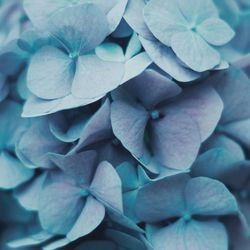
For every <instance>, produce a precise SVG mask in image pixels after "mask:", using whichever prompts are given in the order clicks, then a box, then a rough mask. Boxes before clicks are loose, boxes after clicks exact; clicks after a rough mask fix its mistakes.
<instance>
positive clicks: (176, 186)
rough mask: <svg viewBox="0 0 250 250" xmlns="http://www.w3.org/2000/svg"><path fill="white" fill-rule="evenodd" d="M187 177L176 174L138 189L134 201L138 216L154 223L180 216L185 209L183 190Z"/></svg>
mask: <svg viewBox="0 0 250 250" xmlns="http://www.w3.org/2000/svg"><path fill="white" fill-rule="evenodd" d="M188 179H189V177H188V176H187V175H177V176H174V177H168V178H165V179H163V180H160V181H157V182H154V183H151V184H148V185H146V186H145V187H143V188H142V189H140V191H139V193H138V197H137V201H136V214H137V216H138V218H139V219H141V220H142V221H146V222H149V223H154V222H159V221H162V220H164V219H168V218H172V217H177V216H181V215H182V213H183V212H184V211H185V202H184V197H183V190H184V188H185V186H186V183H187V181H188ZM156 194H157V195H156Z"/></svg>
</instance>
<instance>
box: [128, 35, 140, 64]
mask: <svg viewBox="0 0 250 250" xmlns="http://www.w3.org/2000/svg"><path fill="white" fill-rule="evenodd" d="M141 49H142V45H141V42H140V40H139V38H138V35H137V34H136V33H135V32H134V33H133V35H132V36H131V38H130V40H129V43H128V46H127V48H126V52H125V57H126V59H127V60H128V59H130V58H132V57H134V56H135V55H136V54H138V53H139V52H140V51H141Z"/></svg>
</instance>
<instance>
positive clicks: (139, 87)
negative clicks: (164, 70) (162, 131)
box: [124, 69, 182, 110]
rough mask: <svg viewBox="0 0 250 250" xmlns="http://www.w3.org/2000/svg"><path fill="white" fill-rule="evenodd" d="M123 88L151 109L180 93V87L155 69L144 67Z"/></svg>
mask: <svg viewBox="0 0 250 250" xmlns="http://www.w3.org/2000/svg"><path fill="white" fill-rule="evenodd" d="M124 89H126V90H128V91H129V95H133V96H134V97H135V98H136V99H138V100H139V101H140V102H141V103H142V104H143V106H144V107H145V108H146V109H147V110H153V109H154V108H155V107H156V106H157V105H158V104H160V103H161V102H163V101H167V100H171V98H174V97H176V96H178V95H179V94H180V93H181V91H182V90H181V88H180V87H179V86H178V85H177V84H176V83H175V82H174V81H172V80H170V79H169V78H168V77H166V76H165V75H163V74H161V73H159V72H157V71H156V70H152V69H146V70H145V71H144V72H143V73H142V74H140V75H139V76H137V77H135V78H133V79H132V80H130V81H129V82H128V83H126V85H124Z"/></svg>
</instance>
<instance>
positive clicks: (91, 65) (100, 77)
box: [72, 54, 124, 99]
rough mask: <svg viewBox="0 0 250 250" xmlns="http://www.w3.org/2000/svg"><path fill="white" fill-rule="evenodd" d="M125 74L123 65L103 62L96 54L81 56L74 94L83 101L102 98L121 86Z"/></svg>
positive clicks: (74, 82)
mask: <svg viewBox="0 0 250 250" xmlns="http://www.w3.org/2000/svg"><path fill="white" fill-rule="evenodd" d="M123 74H124V64H123V63H119V62H109V61H103V60H101V59H100V58H99V57H97V56H96V55H94V54H89V55H85V56H80V57H79V58H78V61H77V67H76V74H75V77H74V81H73V84H72V94H73V96H75V97H78V98H82V99H93V98H97V97H99V98H100V97H102V96H104V95H105V94H106V93H108V92H109V91H111V90H113V89H115V88H116V87H118V86H119V85H120V84H121V80H122V77H123Z"/></svg>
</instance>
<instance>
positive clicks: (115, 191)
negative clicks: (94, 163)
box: [90, 161, 123, 213]
mask: <svg viewBox="0 0 250 250" xmlns="http://www.w3.org/2000/svg"><path fill="white" fill-rule="evenodd" d="M121 186H122V184H121V180H120V178H119V175H118V174H117V172H116V171H115V169H114V168H113V166H112V165H111V164H110V163H108V162H105V161H103V162H101V163H100V164H99V165H98V167H97V170H96V173H95V176H94V179H93V181H92V183H91V185H90V190H91V193H92V194H93V195H94V196H95V197H96V199H97V200H99V201H100V202H101V203H103V205H104V206H106V207H107V208H108V209H112V210H116V211H119V212H121V213H122V211H123V206H122V187H121Z"/></svg>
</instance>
